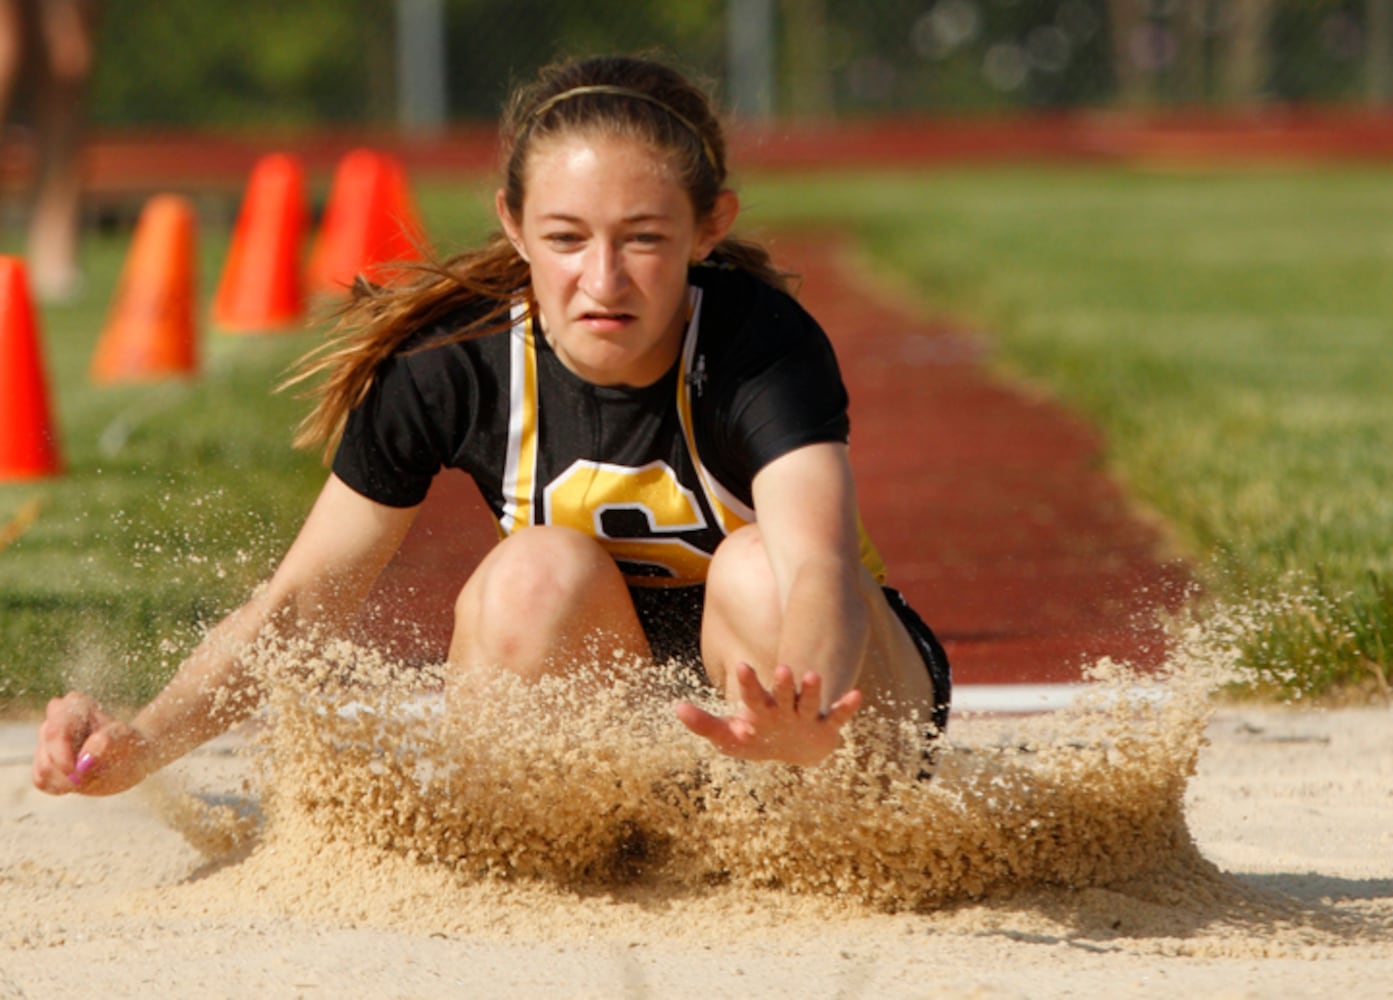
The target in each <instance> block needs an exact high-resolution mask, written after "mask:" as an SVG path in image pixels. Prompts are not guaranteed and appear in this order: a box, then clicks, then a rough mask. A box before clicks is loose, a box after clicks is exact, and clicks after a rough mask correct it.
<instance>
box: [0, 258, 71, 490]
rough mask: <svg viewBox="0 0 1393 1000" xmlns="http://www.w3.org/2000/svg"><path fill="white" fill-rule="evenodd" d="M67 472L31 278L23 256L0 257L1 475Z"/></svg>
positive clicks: (23, 476) (16, 476) (31, 476)
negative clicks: (53, 412) (56, 429)
mask: <svg viewBox="0 0 1393 1000" xmlns="http://www.w3.org/2000/svg"><path fill="white" fill-rule="evenodd" d="M61 471H62V460H61V459H60V458H59V457H58V440H57V437H56V435H55V433H54V429H53V421H52V419H51V417H50V413H49V405H48V381H47V378H46V377H45V375H44V364H43V353H42V350H41V348H40V344H39V330H38V326H37V324H36V322H35V317H34V306H33V301H32V299H31V298H30V297H29V279H28V277H27V276H26V274H25V271H24V262H23V261H21V260H20V259H19V258H18V257H0V479H35V478H38V477H40V476H51V475H56V474H57V473H59V472H61Z"/></svg>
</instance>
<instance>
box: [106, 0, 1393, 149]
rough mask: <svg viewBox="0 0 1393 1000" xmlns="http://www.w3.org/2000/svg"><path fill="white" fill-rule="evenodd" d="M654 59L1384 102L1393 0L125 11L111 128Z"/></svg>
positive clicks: (379, 3) (957, 102)
mask: <svg viewBox="0 0 1393 1000" xmlns="http://www.w3.org/2000/svg"><path fill="white" fill-rule="evenodd" d="M636 50H638V51H650V52H654V53H657V54H660V55H663V56H665V57H667V58H669V59H671V60H673V61H675V62H676V63H678V64H679V65H681V66H683V67H685V68H686V69H687V70H689V71H691V72H694V73H696V74H698V75H700V76H702V77H704V78H706V79H708V80H709V81H711V82H712V83H714V84H715V85H716V89H717V91H718V92H719V93H720V94H721V95H722V97H723V100H724V101H725V103H726V104H727V105H728V106H729V107H731V108H733V110H735V111H736V112H737V113H740V114H744V115H746V116H750V117H773V118H779V119H788V118H798V117H803V118H846V117H852V116H872V115H886V114H899V115H903V114H963V113H979V112H1001V111H1013V110H1029V109H1075V108H1115V107H1179V106H1184V107H1195V106H1200V107H1233V106H1250V105H1255V104H1268V103H1273V102H1287V103H1290V102H1300V103H1322V104H1330V103H1338V104H1346V105H1349V104H1361V105H1367V104H1382V103H1384V102H1387V101H1389V99H1390V91H1393V69H1391V68H1390V65H1391V64H1393V0H584V2H579V0H296V2H294V3H285V2H284V0H235V2H234V0H202V2H200V3H198V4H171V3H168V2H166V0H121V2H120V3H110V4H107V5H106V12H105V18H104V23H103V33H102V36H101V39H100V44H99V56H98V65H97V73H96V79H95V81H94V87H93V92H92V107H91V117H92V119H93V121H94V123H95V124H96V125H98V126H100V127H125V126H132V125H143V126H195V125H196V126H205V127H207V126H212V127H218V126H231V127H249V126H250V127H255V126H258V125H277V126H280V125H304V126H312V125H322V124H335V123H338V124H344V123H353V124H377V125H385V124H392V123H399V122H400V123H407V124H412V123H414V124H417V125H419V124H421V123H423V122H424V124H425V125H427V126H435V125H440V124H451V123H462V122H483V121H489V120H491V119H492V118H493V117H494V115H495V113H496V110H497V108H498V105H499V103H500V101H501V100H502V98H503V96H504V94H505V93H506V91H507V90H508V88H509V86H510V85H511V84H512V83H513V82H515V81H517V80H520V79H524V78H526V77H527V76H529V75H530V74H531V72H532V71H533V70H534V69H535V68H536V67H537V66H539V65H541V64H543V63H545V62H547V61H549V60H551V59H553V58H556V57H557V56H559V55H562V54H586V53H595V52H607V51H636Z"/></svg>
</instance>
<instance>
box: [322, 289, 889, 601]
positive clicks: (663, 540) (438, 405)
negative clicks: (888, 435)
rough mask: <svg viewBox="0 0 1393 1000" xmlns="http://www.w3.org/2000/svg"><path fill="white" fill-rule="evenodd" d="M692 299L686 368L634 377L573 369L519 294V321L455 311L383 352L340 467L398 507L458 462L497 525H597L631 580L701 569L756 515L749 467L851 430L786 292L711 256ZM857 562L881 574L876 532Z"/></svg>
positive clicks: (820, 335) (822, 359)
mask: <svg viewBox="0 0 1393 1000" xmlns="http://www.w3.org/2000/svg"><path fill="white" fill-rule="evenodd" d="M688 312H689V320H688V323H687V329H686V332H685V335H684V339H683V346H682V354H681V357H680V358H679V360H678V362H677V364H675V365H674V366H673V367H672V369H670V370H669V371H668V372H667V374H666V375H664V376H663V377H662V378H661V379H659V380H658V381H657V382H655V383H653V384H652V385H648V386H642V387H638V388H630V387H613V386H597V385H594V384H592V383H589V382H587V381H585V380H584V379H581V378H580V377H579V376H577V375H576V374H574V373H573V372H571V371H570V370H569V369H568V368H566V366H565V365H564V364H563V363H562V362H561V360H560V359H559V358H558V357H557V356H556V355H555V353H554V352H553V351H552V349H551V347H550V346H549V345H548V343H547V341H546V338H545V337H544V336H541V335H540V332H539V331H538V330H536V329H535V328H534V325H533V323H532V319H531V317H530V316H529V315H528V311H527V310H526V309H524V308H522V307H518V308H517V309H515V311H514V323H513V325H512V327H511V329H509V330H505V331H501V332H498V333H493V334H488V335H485V336H481V337H474V338H470V339H465V340H454V341H449V340H447V338H449V337H451V336H453V335H456V334H457V333H458V331H459V330H461V329H463V328H465V327H467V325H468V323H469V322H470V319H471V317H469V316H467V315H460V316H455V317H452V319H451V320H449V321H447V322H445V323H443V324H441V325H439V326H438V327H436V328H434V329H432V330H427V331H423V332H422V333H421V334H419V335H417V336H415V337H413V338H412V339H411V340H409V341H408V343H407V344H405V345H404V346H403V348H402V349H401V350H399V351H398V352H397V353H395V354H394V355H393V356H392V357H390V358H389V359H388V360H387V361H385V362H384V363H383V364H382V366H381V367H380V368H379V370H378V373H377V377H376V379H375V380H374V383H373V385H372V388H371V389H370V390H369V392H368V394H367V396H366V397H365V398H364V400H363V401H362V403H361V404H359V405H358V406H357V407H356V408H355V409H354V410H353V411H352V412H351V413H350V415H349V418H348V422H347V426H346V428H345V431H344V435H343V440H342V442H341V443H340V445H339V449H338V452H337V454H336V456H335V459H334V465H333V468H334V472H335V474H336V475H338V476H339V478H341V479H342V480H343V481H344V482H345V483H347V484H348V485H349V486H350V487H352V488H353V489H354V490H356V491H357V492H359V493H361V494H362V495H364V496H366V497H369V498H370V499H372V500H375V501H377V502H379V503H384V504H388V505H391V506H400V507H406V506H414V505H415V504H418V503H420V502H421V501H422V500H423V499H424V498H425V496H426V492H427V490H428V489H429V486H430V483H431V480H432V478H433V477H434V476H435V474H436V473H437V472H438V471H439V470H440V469H441V468H442V467H453V468H459V469H463V470H464V471H465V472H467V473H469V474H470V476H472V477H473V479H474V481H475V482H476V483H477V484H478V486H479V489H480V491H481V493H482V494H483V497H484V499H485V501H486V502H487V503H488V505H489V507H490V508H491V509H492V511H493V514H494V517H495V518H496V519H497V522H498V527H499V531H500V533H501V534H502V535H507V534H511V533H512V532H515V531H519V530H521V529H523V528H525V527H527V526H529V525H535V524H552V525H564V526H567V527H571V528H574V529H576V530H578V531H581V532H584V533H586V534H589V535H592V536H594V537H595V538H596V539H598V540H599V541H600V542H601V544H603V545H604V547H605V548H606V550H607V551H608V552H609V553H610V554H611V555H612V556H613V557H614V558H615V560H616V562H617V563H618V564H619V565H620V567H621V569H622V570H623V572H624V574H625V576H626V577H627V578H628V579H629V581H630V583H633V584H652V585H660V586H661V585H674V584H678V585H681V584H691V583H697V582H700V581H702V580H704V579H705V577H706V568H707V565H708V563H709V561H710V558H711V555H712V553H714V552H715V550H716V546H717V545H719V544H720V542H721V540H722V539H723V538H725V536H726V535H727V534H729V533H730V532H732V531H734V530H735V529H737V528H739V527H740V526H742V525H744V524H748V523H751V522H752V521H754V520H755V511H754V510H753V509H752V495H751V484H752V481H753V479H754V476H755V474H756V473H757V472H758V471H759V470H760V469H761V468H763V467H764V466H765V465H767V464H768V463H769V462H771V461H773V460H774V459H776V458H778V457H779V456H781V455H784V454H787V453H788V452H790V451H792V450H794V449H796V448H799V447H801V446H803V445H807V444H813V443H817V442H824V441H845V440H846V439H847V434H848V429H849V427H848V420H847V395H846V389H845V387H844V386H843V384H842V379H841V374H840V371H839V369H838V367H837V362H836V358H835V356H834V354H833V351H832V346H831V344H830V343H829V341H828V339H827V337H826V335H825V334H824V332H823V331H822V329H821V328H820V327H819V326H818V325H817V323H816V322H815V321H814V320H813V319H812V317H810V316H809V315H808V314H807V312H806V311H805V310H803V309H802V307H801V306H799V305H798V303H797V302H796V301H794V300H793V299H792V298H791V297H790V296H788V295H785V294H784V293H782V292H779V291H777V290H776V289H774V288H771V287H770V286H768V285H766V284H764V283H762V282H759V281H757V280H756V279H754V278H752V277H751V276H749V275H747V274H745V273H744V272H741V271H737V270H732V269H728V268H720V267H713V266H707V265H703V266H698V267H694V268H693V269H692V271H691V278H690V286H689V289H688ZM863 558H864V559H865V561H866V562H867V565H868V566H869V567H870V568H871V569H872V571H873V572H875V573H876V575H877V576H881V577H883V567H881V566H880V565H879V558H878V556H876V555H875V553H874V550H873V548H871V547H870V546H869V544H868V543H863Z"/></svg>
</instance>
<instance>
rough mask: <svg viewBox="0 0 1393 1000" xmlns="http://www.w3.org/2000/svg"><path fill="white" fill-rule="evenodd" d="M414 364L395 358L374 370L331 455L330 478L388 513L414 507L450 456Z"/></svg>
mask: <svg viewBox="0 0 1393 1000" xmlns="http://www.w3.org/2000/svg"><path fill="white" fill-rule="evenodd" d="M413 360H414V359H413V358H412V357H410V356H404V355H394V356H393V357H390V358H388V359H387V360H386V361H384V362H383V363H382V365H381V366H380V367H379V368H378V371H377V376H376V378H375V379H374V380H373V384H372V387H371V388H370V389H369V390H368V394H367V396H366V397H364V399H363V401H362V402H361V403H360V404H359V405H358V406H356V407H354V408H353V410H352V411H350V413H349V415H348V422H347V425H346V426H345V427H344V432H343V439H342V440H341V441H340V442H339V447H338V451H337V452H336V453H335V455H334V464H333V470H334V474H335V475H336V476H338V477H339V478H340V479H342V480H343V481H344V482H345V483H347V484H348V485H349V486H350V487H352V488H353V490H354V491H356V492H358V493H360V494H362V495H363V496H365V497H367V498H368V499H369V500H375V501H377V502H378V503H381V504H386V505H387V506H389V507H414V506H416V504H418V503H420V502H421V501H422V500H424V499H425V498H426V492H427V491H428V490H429V489H430V484H431V480H432V479H434V478H435V474H436V473H437V472H439V471H440V468H441V466H442V465H443V464H444V463H445V460H446V456H447V455H448V453H449V452H448V447H447V444H446V442H445V441H444V440H443V436H442V434H441V425H442V422H443V421H442V416H443V414H442V413H441V412H440V408H439V407H435V408H434V411H435V412H434V414H433V413H432V409H433V408H432V407H431V406H430V405H429V403H428V402H427V400H426V398H425V397H424V396H423V394H422V391H421V388H420V386H419V384H418V382H417V379H416V377H415V375H414V373H413V370H412V369H413V364H412V362H413Z"/></svg>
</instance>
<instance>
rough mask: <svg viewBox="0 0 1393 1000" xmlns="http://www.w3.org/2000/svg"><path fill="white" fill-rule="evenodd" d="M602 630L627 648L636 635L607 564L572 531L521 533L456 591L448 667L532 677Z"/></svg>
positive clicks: (618, 579) (623, 592) (592, 544)
mask: <svg viewBox="0 0 1393 1000" xmlns="http://www.w3.org/2000/svg"><path fill="white" fill-rule="evenodd" d="M626 616H627V617H626ZM605 631H613V632H617V633H619V636H618V638H619V640H621V641H623V642H630V643H631V642H632V641H633V639H634V634H635V633H636V632H639V630H638V627H637V619H636V618H635V616H634V612H633V605H632V603H631V602H630V600H629V596H628V588H627V587H626V585H625V583H624V578H623V576H622V575H621V574H620V572H619V568H618V566H616V565H615V563H614V560H613V559H611V558H610V556H609V555H608V553H606V552H605V550H604V549H603V548H601V547H600V545H599V544H598V543H597V542H596V541H595V540H594V539H592V538H589V537H588V536H585V535H582V534H580V533H579V532H576V531H572V530H570V529H567V528H555V527H537V528H528V529H526V530H524V531H521V532H519V533H517V534H516V535H511V536H509V537H508V538H507V539H505V540H504V541H502V542H500V543H499V544H498V545H497V546H496V547H495V548H494V549H493V551H492V552H490V553H489V555H488V556H487V557H485V559H484V560H483V561H482V562H481V563H480V564H479V567H478V569H477V570H475V572H474V575H473V576H471V577H470V579H469V582H468V583H466V584H465V586H464V589H463V590H461V591H460V595H459V597H458V599H457V600H456V602H455V634H454V638H453V639H452V641H451V644H450V660H451V662H455V663H467V664H475V665H483V666H493V667H502V668H504V669H508V670H511V671H513V672H515V673H518V674H519V675H521V676H524V677H528V678H535V677H537V676H540V675H542V674H545V673H549V672H554V671H555V670H557V669H560V668H561V666H562V665H563V662H564V661H566V660H567V659H574V658H575V656H576V654H577V652H578V650H579V647H580V646H581V645H582V644H583V642H584V641H585V639H586V638H587V634H588V635H589V636H590V638H591V639H592V641H593V638H594V637H595V636H597V635H599V634H600V633H603V632H605ZM640 634H641V633H640Z"/></svg>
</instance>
